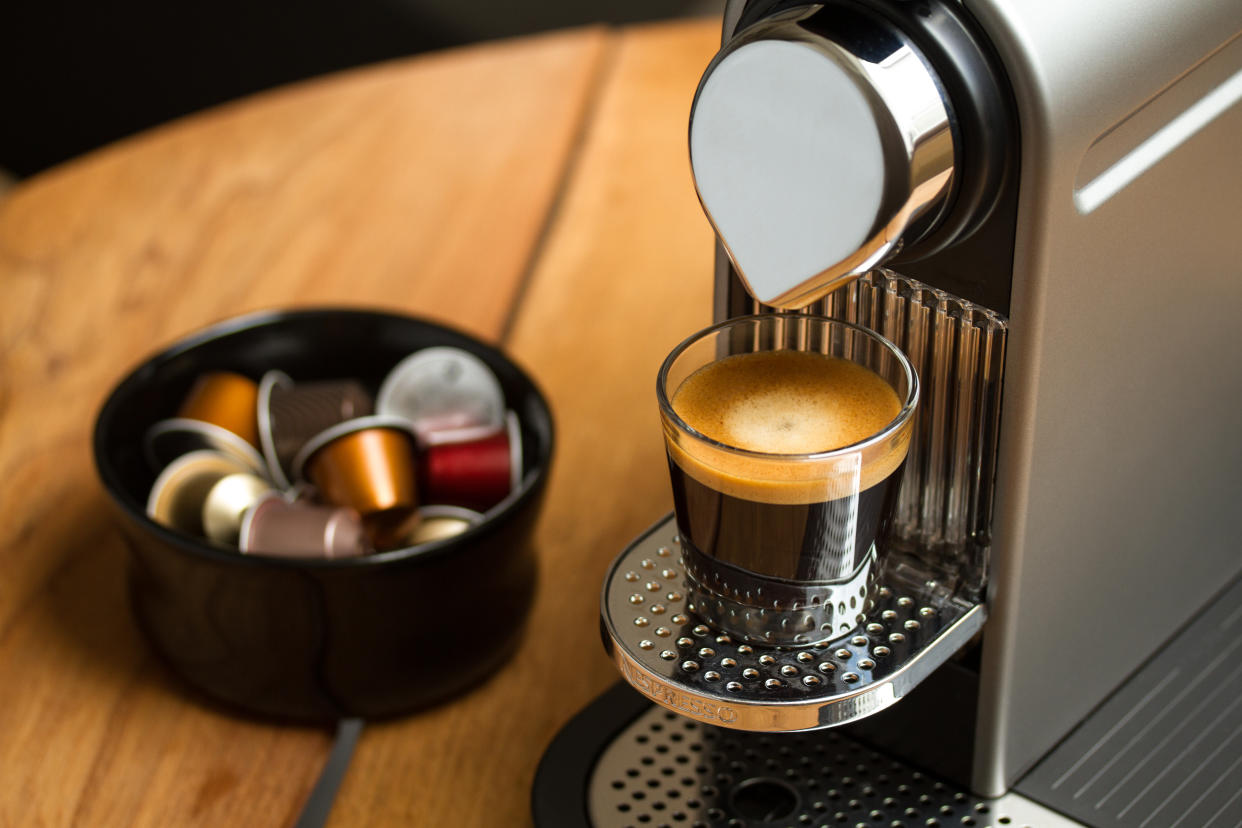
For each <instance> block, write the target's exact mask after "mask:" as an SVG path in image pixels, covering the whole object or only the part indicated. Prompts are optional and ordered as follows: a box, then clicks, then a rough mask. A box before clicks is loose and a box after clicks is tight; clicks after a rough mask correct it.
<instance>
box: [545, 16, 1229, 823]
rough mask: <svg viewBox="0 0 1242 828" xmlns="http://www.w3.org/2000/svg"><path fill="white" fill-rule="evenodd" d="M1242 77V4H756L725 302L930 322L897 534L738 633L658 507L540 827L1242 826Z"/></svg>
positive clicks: (720, 194) (707, 149)
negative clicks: (749, 638) (713, 607)
mask: <svg viewBox="0 0 1242 828" xmlns="http://www.w3.org/2000/svg"><path fill="white" fill-rule="evenodd" d="M1240 101H1242V4H1239V3H1237V2H1220V1H1217V2H1213V1H1212V0H1195V1H1194V2H1184V3H1167V2H1161V3H1157V2H1149V0H1137V1H1136V2H1131V3H1126V4H1117V3H1074V4H1070V3H1067V2H1062V0H1052V2H1041V3H1035V2H1028V1H1027V0H834V1H833V2H827V3H821V4H813V5H808V4H805V3H792V2H785V1H782V0H729V2H728V3H727V5H726V9H725V15H724V32H723V38H722V48H721V50H720V52H719V53H718V54H717V56H716V57H715V58H714V59H713V60H712V62H711V63H710V65H709V66H708V67H707V69H706V72H705V74H704V76H703V79H702V81H701V83H700V85H699V89H698V91H697V93H696V96H695V100H694V104H693V108H692V112H691V118H690V131H689V142H690V155H691V161H692V168H693V172H694V178H695V181H694V183H695V186H696V188H697V191H698V194H699V197H700V200H701V202H702V204H703V208H704V211H705V213H706V215H707V217H708V218H709V220H710V221H711V223H712V225H713V227H714V228H715V230H716V233H717V237H718V245H717V263H716V273H715V279H716V291H715V316H716V318H717V319H718V320H724V319H729V318H732V317H735V316H740V315H744V314H750V313H757V312H765V311H770V310H774V309H779V310H793V311H794V312H796V313H810V314H816V315H823V316H828V317H832V318H837V319H844V320H847V321H850V322H854V323H858V324H861V325H864V326H866V327H868V328H871V329H873V330H875V331H878V332H879V333H881V334H883V335H884V336H885V337H887V338H889V339H890V340H892V341H893V342H895V343H896V344H897V345H898V346H899V347H900V348H901V349H902V350H904V351H905V352H906V354H907V355H908V356H909V358H910V360H911V362H912V363H913V364H914V366H915V367H916V369H917V372H918V375H919V382H920V385H921V388H922V393H923V396H922V399H921V401H920V410H919V413H918V415H917V416H918V419H917V422H916V426H915V436H914V438H913V440H912V443H911V447H910V454H909V458H908V461H907V465H906V468H905V474H904V479H903V482H902V485H901V490H900V495H899V497H898V504H897V509H896V517H895V518H894V527H893V533H892V537H891V540H890V548H889V549H887V550H886V552H885V564H884V567H883V572H882V574H881V576H880V578H879V582H878V583H877V584H876V585H875V588H874V589H873V590H872V591H871V592H870V594H868V595H866V600H865V601H859V602H858V603H857V605H855V602H854V598H853V597H850V598H849V599H848V600H849V603H848V605H847V597H846V596H845V595H844V594H832V593H825V595H826V596H827V597H825V598H824V599H823V604H818V603H817V604H816V606H811V604H810V603H806V604H804V605H797V603H796V602H795V603H794V604H790V603H789V602H786V603H785V604H783V605H782V604H781V601H780V600H777V601H775V602H771V603H769V604H767V605H764V604H763V603H762V602H761V601H753V602H751V604H752V605H751V606H750V607H749V609H747V611H754V612H764V613H768V614H769V615H770V617H771V618H772V619H774V620H775V621H776V622H779V624H784V623H786V622H787V621H788V620H790V619H791V618H795V620H796V619H802V620H808V621H810V622H812V623H811V626H810V629H812V630H813V631H814V632H812V633H810V634H803V635H802V637H801V638H798V637H793V638H777V639H774V640H773V642H772V643H771V645H770V646H766V645H765V644H764V643H763V642H759V643H755V642H747V643H739V642H738V641H737V640H735V639H734V638H731V637H730V636H729V635H727V634H722V633H721V631H720V629H718V628H717V626H716V625H715V624H713V623H711V618H712V614H711V613H703V612H702V611H701V609H702V604H703V601H704V600H705V598H704V595H703V594H702V590H698V591H695V590H692V589H691V588H690V587H691V586H694V584H693V583H690V582H687V580H686V574H687V573H686V571H685V570H686V561H685V560H684V559H683V557H682V555H681V553H680V549H679V545H678V540H679V539H678V537H677V529H676V525H675V523H674V522H673V519H672V518H671V517H668V518H665V519H662V520H660V521H658V522H657V523H656V524H655V525H654V526H652V527H651V529H650V530H649V531H648V532H647V533H646V534H645V535H644V536H643V537H641V538H639V539H637V540H636V541H635V542H634V543H633V544H632V545H631V546H630V547H629V548H628V549H626V550H625V551H623V552H622V553H621V555H620V556H619V557H618V558H617V560H616V561H615V562H614V564H613V567H612V569H611V571H610V573H609V575H608V578H607V580H606V582H605V584H604V585H603V594H602V605H601V628H602V631H603V637H604V640H605V646H606V647H607V648H608V651H609V653H610V654H611V655H612V657H613V658H614V660H615V661H616V664H617V666H618V669H619V671H620V674H621V677H622V679H624V681H623V682H621V683H619V684H618V685H617V687H615V688H614V689H613V690H611V691H609V692H608V693H607V694H605V695H604V696H602V697H600V698H599V699H598V700H596V701H595V702H594V703H593V704H592V705H590V706H589V707H588V708H587V709H585V710H584V711H582V712H581V713H580V714H579V715H578V716H577V717H576V718H575V719H573V720H572V721H571V722H570V723H569V724H568V725H567V726H566V727H565V728H564V729H563V730H562V732H561V733H560V734H559V735H558V737H557V738H556V739H555V740H554V742H553V743H552V744H551V746H550V747H549V748H548V751H547V753H546V754H545V756H544V760H543V762H542V764H541V766H540V770H539V774H538V777H537V779H536V784H535V789H534V794H533V809H534V815H535V822H536V824H537V825H538V826H540V827H541V828H558V827H559V826H583V828H585V826H593V827H594V828H609V827H610V826H641V825H651V826H656V825H670V826H677V825H687V826H689V825H702V826H713V828H714V826H738V827H740V826H747V827H748V828H754V826H777V825H780V826H785V825H790V826H793V825H815V826H827V825H851V826H873V825H874V826H881V825H883V826H898V825H906V826H914V825H918V826H924V825H928V826H931V825H942V826H947V825H996V826H1000V825H1015V826H1018V825H1026V826H1071V825H1091V826H1110V827H1111V826H1141V827H1142V828H1160V827H1161V826H1164V828H1171V826H1187V828H1190V827H1191V826H1201V827H1202V828H1207V826H1219V827H1220V828H1223V826H1237V825H1242V693H1239V691H1238V690H1237V687H1238V686H1239V684H1238V680H1239V678H1242V580H1240V579H1239V572H1240V571H1242V554H1240V550H1242V547H1240V546H1239V543H1238V540H1237V537H1236V535H1237V529H1236V525H1237V524H1236V520H1235V518H1234V515H1235V514H1236V513H1237V510H1238V508H1239V507H1238V502H1239V497H1240V496H1242V429H1240V428H1239V423H1242V413H1240V410H1242V409H1240V404H1242V344H1239V340H1238V336H1237V333H1236V331H1237V330H1238V328H1239V323H1238V319H1239V316H1240V315H1242V312H1240V311H1239V308H1242V186H1240V184H1242V104H1240V103H1239V102H1240ZM687 333H689V332H687ZM691 581H694V579H691ZM688 584H689V586H688ZM692 593H693V594H692ZM726 593H728V594H726ZM687 596H689V597H687ZM709 597H710V598H711V600H717V599H719V601H720V602H721V603H720V604H719V606H724V605H726V604H728V605H729V606H730V607H733V606H734V604H729V602H730V601H732V602H734V603H735V604H737V605H738V606H741V605H746V604H747V602H748V601H750V599H751V598H753V596H750V595H749V594H747V595H740V594H739V593H738V591H737V590H736V589H734V591H733V592H732V593H730V592H729V588H722V590H721V594H720V595H713V596H709ZM696 601H697V602H698V604H697V605H696ZM817 601H818V599H817ZM825 605H826V606H828V607H829V608H830V610H831V612H828V614H826V615H825V614H824V611H823V607H824V606H825ZM825 618H828V619H829V620H828V621H826V622H825V623H819V622H821V621H823V619H825ZM779 624H778V627H779ZM778 627H774V629H776V628H778Z"/></svg>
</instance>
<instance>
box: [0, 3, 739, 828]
mask: <svg viewBox="0 0 1242 828" xmlns="http://www.w3.org/2000/svg"><path fill="white" fill-rule="evenodd" d="M717 38H718V22H716V21H703V22H686V23H676V24H661V25H656V26H649V27H637V28H627V29H621V30H610V29H598V28H596V29H583V30H575V31H569V32H562V33H555V34H551V35H545V36H539V37H534V38H529V39H523V40H517V41H508V42H500V43H494V44H487V45H482V46H478V47H472V48H466V49H461V50H455V51H451V52H445V53H440V54H432V55H426V56H420V57H415V58H411V59H408V60H402V61H396V62H393V63H388V64H384V65H380V66H375V67H369V68H365V69H361V70H357V71H353V72H348V73H345V74H342V75H337V76H332V77H328V78H324V79H320V80H315V81H312V82H308V83H304V84H300V85H297V86H294V87H290V88H286V89H281V90H278V91H275V92H272V93H269V94H264V95H260V96H257V97H254V98H251V99H247V100H244V101H241V102H239V103H236V104H233V105H229V106H225V107H222V108H220V109H217V110H213V111H210V112H207V113H203V114H200V115H197V116H195V117H192V118H188V119H186V120H183V121H179V122H176V123H174V124H171V125H168V126H166V127H163V128H160V129H157V130H155V131H153V132H150V133H146V134H143V135H140V136H138V137H135V138H132V139H129V140H126V141H123V142H121V143H119V144H117V145H114V146H112V147H109V148H106V149H104V150H102V151H100V152H97V153H94V154H92V155H90V156H88V157H85V158H83V159H80V160H78V161H75V162H73V163H70V164H67V165H65V166H63V167H60V168H57V169H54V170H52V171H50V172H48V173H46V174H43V175H41V176H39V177H37V178H35V179H33V180H31V181H29V182H26V183H24V184H22V185H21V186H20V187H19V188H18V189H17V190H16V191H15V192H14V193H13V194H12V195H11V196H10V197H9V198H8V199H7V200H6V201H4V202H0V290H2V291H3V293H2V296H3V300H2V301H0V516H2V518H3V519H2V520H0V561H2V562H3V574H2V575H0V826H5V828H7V826H28V825H52V826H59V825H91V826H110V825H125V826H129V825H152V826H172V825H177V826H182V825H230V826H233V825H280V824H290V823H291V822H292V821H293V820H295V819H296V818H297V815H298V814H299V812H300V810H301V808H302V806H303V804H304V802H305V800H306V797H307V795H308V792H309V791H310V789H311V787H312V786H313V784H314V782H315V780H316V777H317V775H318V773H319V771H320V767H321V765H322V764H323V762H324V759H325V756H326V755H327V752H328V750H329V748H330V746H331V734H330V733H329V732H328V731H327V730H326V729H316V728H308V727H293V726H278V725H273V724H271V723H267V722H263V721H254V720H248V719H245V718H241V717H237V716H233V715H229V714H227V713H224V712H221V711H219V710H215V709H211V708H209V707H207V706H204V705H202V704H201V703H199V702H198V701H197V700H196V699H195V698H194V697H193V696H192V695H191V694H189V693H188V692H186V690H185V689H184V688H183V687H182V686H181V685H179V684H178V683H176V681H174V680H173V679H172V678H170V677H169V676H168V675H167V674H166V673H165V672H164V670H163V668H162V667H161V666H160V665H159V664H158V663H156V662H155V660H154V658H153V657H152V655H151V654H150V653H149V652H148V650H147V648H146V646H145V644H144V642H143V640H142V638H141V637H140V635H139V633H138V630H137V629H136V627H135V625H134V622H133V620H132V618H131V616H130V614H129V611H128V607H127V604H126V598H125V590H124V579H123V576H124V566H125V554H126V553H125V551H124V549H123V546H122V543H121V540H120V536H119V533H118V530H117V526H116V524H115V521H114V519H113V517H112V515H111V512H110V510H109V507H108V506H107V504H106V503H105V499H104V495H103V493H102V491H101V488H100V486H99V484H98V482H97V480H96V477H95V473H94V469H93V466H92V461H91V456H90V448H89V435H90V431H91V427H92V422H93V419H94V416H95V413H96V411H97V410H98V407H99V405H100V403H101V401H102V400H103V398H104V396H105V394H106V393H107V391H108V389H109V388H110V386H111V385H112V384H113V383H114V382H115V381H116V380H117V379H118V378H119V377H120V376H121V375H122V374H123V373H124V372H125V371H127V370H128V369H129V368H130V367H131V366H132V365H133V364H135V363H136V362H137V361H138V360H140V359H141V358H142V357H144V355H146V354H148V353H150V352H152V351H153V350H155V349H157V348H160V347H162V346H164V345H165V344H167V343H169V342H171V341H172V340H174V339H177V338H179V337H180V336H182V335H183V334H185V333H186V332H188V331H190V330H192V329H194V328H197V327H200V326H202V325H205V324H208V323H210V322H213V321H216V320H219V319H222V318H225V317H228V316H232V315H234V314H238V313H242V312H245V311H249V310H253V309H256V308H273V307H287V306H304V305H336V304H348V305H369V306H382V307H386V308H393V309H399V310H402V311H408V312H411V313H415V314H419V315H423V316H426V317H430V318H434V319H439V320H443V321H445V322H448V323H451V324H453V325H455V326H458V327H460V328H464V329H465V330H467V331H470V332H472V333H474V334H476V335H479V336H481V337H483V338H485V339H487V340H490V341H493V342H498V343H500V344H501V345H502V346H503V347H504V348H505V349H506V350H507V351H508V352H509V353H510V354H511V355H512V356H513V357H514V358H515V359H516V360H517V361H519V362H520V363H522V364H523V365H524V366H525V367H526V368H527V369H528V370H529V371H530V372H531V373H532V374H533V375H534V376H535V377H536V378H537V379H538V381H539V382H540V383H541V384H542V386H543V387H544V389H545V390H546V392H547V394H548V395H549V397H550V399H551V403H552V407H553V411H554V413H555V415H556V418H557V425H558V438H559V444H558V454H557V458H556V465H555V468H554V472H553V478H552V483H551V487H550V490H549V497H548V501H547V504H546V509H545V511H544V513H543V516H542V519H541V521H540V523H539V526H538V530H537V531H538V543H539V548H540V564H541V570H542V572H541V580H540V585H539V592H538V598H537V602H536V605H535V607H534V611H533V618H532V622H531V625H530V627H529V630H528V634H527V635H526V637H525V641H524V644H523V646H522V648H521V649H520V651H519V652H517V653H516V655H515V656H514V658H513V659H512V661H511V662H510V663H508V664H507V665H506V666H505V667H504V668H503V669H502V670H501V671H500V672H499V673H498V674H497V675H496V676H495V677H494V678H493V679H492V680H490V681H489V682H487V683H485V684H483V685H482V686H480V687H478V688H477V689H475V690H474V691H473V692H471V693H469V694H468V695H466V696H464V697H462V698H460V699H458V700H456V701H454V702H452V703H449V704H444V705H441V706H439V707H436V708H433V709H430V710H426V711H424V712H421V713H417V714H415V715H411V716H409V717H407V718H402V719H399V720H396V721H388V722H381V723H374V724H370V725H368V726H367V728H366V729H365V731H364V733H363V736H362V739H361V741H360V743H359V745H358V749H357V753H356V754H355V756H354V761H353V763H352V765H351V766H350V769H349V772H348V775H347V776H346V779H345V782H344V785H343V788H342V790H341V792H340V796H339V798H338V799H337V802H336V805H335V808H334V810H333V812H332V816H331V820H330V824H331V825H335V826H344V825H365V826H380V825H419V826H458V825H460V826H483V825H487V826H521V825H526V824H529V823H530V815H529V804H528V803H529V795H530V787H531V781H532V778H533V776H534V772H535V767H536V765H537V763H538V761H539V758H540V756H541V754H542V752H543V750H544V748H545V746H546V745H547V743H548V742H549V740H550V739H551V738H552V737H553V735H554V734H555V733H556V731H557V730H558V729H559V728H560V727H561V726H562V725H563V724H564V723H565V722H566V721H568V720H569V718H570V717H571V716H572V715H573V714H574V712H576V711H577V710H578V709H579V708H581V707H582V706H584V705H585V704H587V703H588V702H589V701H590V700H591V699H593V698H594V697H595V696H596V695H597V694H599V693H600V692H602V691H603V690H604V689H605V688H607V687H608V686H609V685H610V684H611V683H612V682H613V681H615V680H616V678H617V674H616V672H615V671H614V669H613V668H612V666H611V665H610V663H609V662H608V660H607V659H606V657H605V655H604V654H603V652H602V650H601V647H600V645H599V633H598V629H597V621H596V619H597V600H598V590H599V586H600V583H601V580H602V578H603V575H604V572H605V569H606V567H607V566H608V564H609V562H610V561H611V560H612V558H613V557H614V556H615V555H616V554H617V553H618V552H619V551H620V550H621V548H622V547H623V546H624V545H625V544H626V543H627V542H628V541H629V540H630V539H631V538H632V537H633V536H635V535H636V534H637V533H639V532H640V531H641V530H642V529H643V528H644V527H646V526H647V525H648V524H649V523H651V522H652V521H653V520H654V519H655V518H657V517H659V516H660V515H662V514H663V513H664V512H666V511H667V510H668V508H669V505H670V504H669V496H668V491H667V482H666V473H665V469H664V459H663V454H662V452H663V450H662V446H661V440H660V435H659V428H658V420H657V417H656V407H655V401H654V385H655V382H654V378H655V372H656V369H657V367H658V365H659V362H660V360H661V359H662V358H663V356H664V354H665V353H666V352H667V351H668V350H669V349H670V348H671V347H672V346H673V345H674V344H675V343H676V342H677V341H679V340H680V339H681V338H682V337H683V336H685V335H686V334H688V333H690V332H691V331H693V330H695V329H697V328H699V327H701V326H702V325H704V324H706V323H707V322H708V321H709V317H710V307H711V302H710V294H711V276H710V272H711V250H712V242H711V232H710V229H709V227H708V225H707V222H706V220H705V219H704V217H703V215H702V213H701V211H700V209H699V207H698V203H697V201H696V199H695V196H694V191H693V185H692V182H691V178H690V172H689V166H688V163H687V151H686V119H687V114H688V111H689V105H690V100H691V96H692V94H693V91H694V87H695V84H696V82H697V80H698V77H699V75H700V73H701V71H702V69H703V68H704V66H705V65H706V63H707V61H708V60H709V58H710V57H711V55H712V54H713V52H714V50H715V45H716V43H717Z"/></svg>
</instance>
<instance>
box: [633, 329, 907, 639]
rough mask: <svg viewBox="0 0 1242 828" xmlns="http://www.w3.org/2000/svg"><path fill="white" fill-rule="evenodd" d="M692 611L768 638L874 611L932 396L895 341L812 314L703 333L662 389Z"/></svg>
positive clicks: (830, 626) (746, 635) (805, 635)
mask: <svg viewBox="0 0 1242 828" xmlns="http://www.w3.org/2000/svg"><path fill="white" fill-rule="evenodd" d="M657 392H658V396H659V402H660V413H661V419H662V423H663V426H664V435H665V445H666V448H667V450H668V460H669V471H670V478H671V482H672V488H673V501H674V508H675V512H676V516H677V525H678V531H679V535H680V539H681V545H682V551H683V556H684V559H685V567H686V573H687V580H688V583H687V587H688V589H689V597H688V604H690V605H691V609H692V610H693V611H694V612H695V613H696V614H698V615H699V616H700V617H702V618H703V619H705V620H707V621H709V622H710V623H712V624H713V625H715V626H716V627H718V628H719V629H721V630H722V631H724V632H726V633H730V634H733V635H736V636H738V637H740V638H743V639H745V640H748V641H755V642H760V643H765V644H805V643H812V642H816V641H821V640H826V639H830V638H833V637H836V636H838V635H841V634H843V633H846V632H849V631H850V630H851V629H852V628H853V627H854V625H855V624H856V623H857V622H858V621H859V620H860V619H861V618H862V616H863V615H864V614H865V612H866V609H867V606H868V602H869V600H870V597H871V596H870V594H869V593H870V590H871V584H872V582H873V580H874V578H875V576H876V570H877V565H876V561H877V556H878V552H877V549H882V548H883V545H884V533H885V530H886V527H887V523H888V520H889V517H890V516H891V513H892V507H893V504H894V502H895V501H894V498H895V495H896V488H897V484H898V483H899V481H900V478H901V470H902V466H903V464H904V461H905V457H906V453H907V449H908V446H909V441H910V431H911V421H912V417H913V414H914V410H915V406H916V404H917V401H918V380H917V377H916V375H915V373H914V371H913V370H912V369H911V367H910V364H909V362H908V361H907V360H906V358H905V356H904V355H903V354H902V353H901V352H900V351H899V350H898V349H897V348H896V346H894V345H893V344H892V343H890V342H888V341H887V340H886V339H884V338H883V337H881V336H879V335H878V334H876V333H874V332H873V331H869V330H867V329H865V328H861V327H859V326H856V325H851V324H849V323H846V322H841V321H838V320H831V319H827V318H822V317H814V316H808V315H803V314H768V315H759V316H750V317H741V318H738V319H734V320H730V321H729V322H725V323H722V324H720V325H715V326H713V327H711V328H708V329H707V330H705V331H703V332H700V333H699V334H695V335H694V336H692V337H691V338H689V339H687V340H686V341H685V342H683V343H682V344H681V345H679V346H678V347H677V348H676V349H674V351H673V352H672V353H671V354H670V355H669V357H668V359H666V360H665V362H664V365H663V366H662V368H661V370H660V376H659V382H658V388H657Z"/></svg>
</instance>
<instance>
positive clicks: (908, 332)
mask: <svg viewBox="0 0 1242 828" xmlns="http://www.w3.org/2000/svg"><path fill="white" fill-rule="evenodd" d="M753 307H754V310H755V311H756V312H758V311H765V310H770V309H769V308H767V307H766V306H761V305H759V304H758V303H754V305H753ZM805 312H806V313H814V314H821V315H824V316H830V317H833V318H835V319H844V320H846V321H849V322H855V323H857V324H860V325H865V326H866V327H868V328H871V329H872V330H875V331H878V332H880V333H882V334H883V335H884V336H886V337H888V338H889V339H891V340H892V341H893V342H895V343H896V344H897V346H898V347H899V348H901V349H902V350H903V351H905V353H906V354H907V356H909V358H910V361H911V363H912V364H913V365H914V368H915V370H916V371H917V372H918V375H919V382H920V383H921V387H922V391H921V398H920V402H919V411H918V414H917V415H916V419H915V426H914V428H915V433H914V438H913V440H912V442H911V446H910V455H909V457H908V459H907V461H906V469H905V477H904V479H903V481H902V485H901V490H900V493H899V495H898V506H897V515H896V519H895V526H894V532H893V545H894V548H895V551H897V552H902V553H907V554H908V555H909V556H912V558H913V560H909V561H907V565H908V566H909V565H914V566H916V567H917V565H918V564H922V565H923V567H925V568H926V574H925V577H926V578H928V579H930V580H935V581H938V582H939V583H940V584H942V585H943V586H945V587H947V588H949V589H952V590H960V591H962V592H964V593H965V594H967V595H968V596H970V597H972V598H973V597H978V595H979V593H980V592H981V591H982V589H983V587H984V585H985V584H986V582H987V561H988V551H989V547H990V546H991V542H992V529H991V524H992V502H993V494H994V482H995V477H996V442H997V434H998V431H999V426H1000V400H1001V381H1002V377H1003V373H1004V367H1005V338H1006V334H1007V328H1008V322H1007V320H1006V319H1005V318H1004V317H1002V316H1001V315H1000V314H998V313H996V312H995V311H992V310H989V309H987V308H984V307H981V306H979V305H975V304H973V303H971V302H968V301H966V300H965V299H959V298H957V297H955V296H952V295H951V294H948V293H945V292H944V291H942V290H938V289H936V288H933V287H930V286H929V285H925V284H923V283H922V282H918V281H916V280H914V279H910V278H908V277H905V276H901V275H899V274H897V273H893V272H892V271H889V270H885V269H878V270H875V271H872V272H871V273H869V274H867V275H866V276H864V277H862V278H861V279H858V280H857V281H855V282H853V283H851V284H849V285H846V286H845V287H843V288H841V289H839V290H837V291H835V292H834V293H831V294H829V295H828V296H827V297H825V298H824V299H823V300H821V301H820V302H817V303H815V304H813V305H811V306H810V307H808V308H806V310H805ZM920 568H921V567H920ZM912 574H913V573H912Z"/></svg>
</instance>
